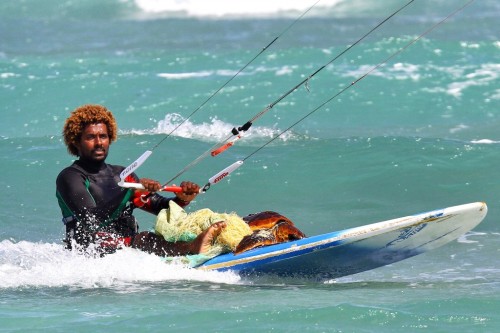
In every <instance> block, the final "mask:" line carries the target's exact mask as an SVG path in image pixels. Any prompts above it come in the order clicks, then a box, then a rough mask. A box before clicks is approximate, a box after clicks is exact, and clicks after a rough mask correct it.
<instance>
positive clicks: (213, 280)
mask: <svg viewBox="0 0 500 333" xmlns="http://www.w3.org/2000/svg"><path fill="white" fill-rule="evenodd" d="M404 3H405V2H404V1H394V0H383V1H361V0H356V1H342V0H330V1H326V0H325V1H320V2H319V3H317V4H316V5H315V7H314V8H312V9H311V10H310V11H309V12H308V13H307V14H306V15H305V16H304V17H303V18H301V19H300V20H298V21H297V22H296V23H295V24H294V25H293V26H292V27H290V28H289V29H288V30H287V27H289V26H290V24H292V22H293V21H294V20H295V19H296V18H297V17H299V15H300V14H302V13H304V12H305V11H306V10H307V8H309V7H310V6H312V5H313V4H314V2H313V1H304V0H302V1H290V0H288V1H246V0H245V1H216V0H212V1H201V0H199V1H154V0H135V1H134V0H106V1H101V0H89V1H77V0H67V1H56V0H46V1H43V4H42V3H41V2H40V1H36V0H23V1H12V0H5V1H2V2H1V3H0V36H1V37H0V97H1V101H2V103H1V105H0V108H1V109H2V110H1V117H2V118H1V119H2V121H1V122H0V159H1V170H2V172H1V177H0V188H1V189H2V191H3V193H4V194H3V200H1V202H0V224H1V228H0V332H48V331H51V332H68V331H74V332H176V331H183V332H199V331H202V330H203V331H208V332H305V331H308V332H402V331H406V332H498V331H500V314H499V312H498V308H499V307H500V296H499V295H500V261H499V259H498V258H499V251H500V246H499V240H500V227H499V217H500V199H499V197H500V195H499V194H500V185H499V183H498V165H500V132H499V127H500V78H499V77H500V39H499V37H500V28H499V26H498V18H499V17H500V5H499V3H498V1H494V0H483V1H475V2H472V3H471V4H470V5H469V6H467V7H466V8H464V9H463V10H462V11H460V12H459V13H457V14H456V15H455V16H453V17H452V18H450V19H449V20H447V21H446V22H445V23H443V24H441V25H439V26H437V27H436V28H435V29H434V30H432V31H431V32H429V33H428V34H426V35H425V36H423V37H422V38H420V39H419V40H418V41H416V42H415V43H412V41H413V40H414V39H415V38H416V37H418V36H420V35H421V34H422V33H424V32H425V31H426V30H427V29H429V28H431V27H432V26H433V25H434V24H436V23H437V22H439V20H441V19H443V18H444V17H446V16H447V15H449V14H450V13H452V12H453V11H454V10H456V9H457V8H459V7H460V6H462V5H464V4H465V3H466V1H445V0H438V1H432V2H430V1H414V2H413V3H412V4H411V5H409V6H408V7H407V8H405V9H404V10H403V11H402V12H400V13H399V14H398V15H396V16H395V17H393V18H392V19H391V20H389V21H388V22H386V23H385V24H384V25H382V26H381V27H380V28H378V29H377V30H375V31H374V32H373V33H372V34H370V35H369V36H367V37H366V38H365V39H364V40H363V41H361V42H360V43H358V44H357V45H355V46H354V47H353V48H352V49H350V50H349V51H348V52H346V53H345V54H344V55H342V56H341V57H339V58H338V59H337V60H335V61H333V62H332V63H330V64H329V65H328V66H326V67H325V68H324V69H323V70H321V71H320V72H319V73H318V74H317V75H315V76H314V77H313V78H311V79H310V80H309V82H308V84H307V87H306V85H302V86H300V87H299V88H298V89H297V90H296V91H294V92H292V93H290V94H288V95H287V96H286V97H285V98H284V99H283V100H282V101H281V102H279V103H277V104H276V105H275V106H274V107H273V108H272V109H270V110H269V111H268V112H266V113H265V114H264V115H263V116H262V117H260V118H259V119H258V120H256V121H255V123H254V125H253V126H252V128H251V129H250V130H249V131H248V133H247V134H246V135H245V137H244V138H243V139H241V140H239V141H238V142H237V143H236V144H235V145H234V146H233V147H232V148H231V149H229V150H227V151H226V152H225V153H224V154H221V155H219V156H217V157H214V158H212V157H209V158H206V159H203V160H202V161H200V163H198V164H196V165H194V166H193V167H191V168H189V169H188V170H187V171H186V172H184V173H183V174H182V175H181V176H180V177H179V179H176V181H177V182H179V181H180V180H184V179H189V180H192V181H195V182H198V183H199V184H200V185H203V184H205V183H206V182H207V180H208V178H209V177H211V176H212V175H213V174H215V173H216V172H218V171H219V170H221V169H223V168H224V167H226V166H228V165H229V164H232V163H233V162H235V161H237V160H239V159H245V164H244V165H243V166H242V167H241V168H239V169H238V170H237V171H236V172H234V173H233V174H231V176H230V177H228V178H227V179H226V180H224V181H223V182H220V183H218V184H217V185H214V186H213V187H212V188H211V189H210V190H209V191H208V192H207V193H206V194H203V195H200V196H198V198H197V200H196V201H195V202H194V203H192V204H191V206H190V207H189V210H196V209H201V208H205V207H208V208H211V209H212V210H214V211H220V212H225V211H226V212H231V211H234V212H237V213H238V214H240V215H246V214H249V213H253V212H258V211H263V210H275V211H278V212H281V213H282V214H284V215H286V216H288V217H289V218H290V219H292V220H293V221H295V223H296V224H297V225H298V226H299V228H300V229H302V230H303V231H304V232H305V233H306V234H308V235H315V234H320V233H325V232H329V231H334V230H341V229H345V228H350V227H355V226H360V225H364V224H369V223H374V222H379V221H383V220H388V219H392V218H396V217H400V216H406V215H412V214H416V213H420V212H424V211H429V210H433V209H438V208H443V207H447V206H453V205H458V204H464V203H469V202H475V201H484V202H486V203H487V204H488V207H489V213H488V215H487V217H486V218H485V220H484V221H483V222H482V223H481V224H480V225H479V226H478V227H476V228H475V229H474V230H473V231H471V232H470V233H468V234H466V235H464V236H463V237H461V238H459V239H458V240H457V241H454V242H451V243H450V244H447V245H445V246H443V247H441V248H439V249H437V250H434V251H432V252H429V253H426V254H422V255H420V256H417V257H414V258H412V259H408V260H406V261H402V262H400V263H396V264H393V265H390V266H386V267H383V268H379V269H376V270H372V271H368V272H364V273H360V274H356V275H353V276H348V277H344V278H340V279H336V280H326V281H322V280H320V281H318V280H308V279H300V278H294V279H291V278H290V279H282V278H277V277H259V278H251V277H245V276H239V275H238V274H236V273H234V272H226V273H218V272H201V271H197V270H194V269H189V268H186V267H183V266H179V265H166V264H165V263H164V262H162V261H161V260H160V259H159V258H157V257H154V256H151V255H147V254H144V253H138V252H136V251H133V250H130V249H125V250H123V251H119V252H118V253H116V254H114V255H110V256H107V257H105V258H100V259H92V258H87V257H84V256H81V255H77V254H74V253H71V252H68V251H65V250H63V247H62V243H61V239H62V238H63V225H62V223H61V222H60V212H59V209H58V206H57V201H56V198H55V178H56V176H57V174H58V173H59V171H60V170H61V169H62V168H64V167H65V166H67V165H69V164H70V163H71V162H72V158H71V156H70V155H69V154H67V152H66V149H65V147H64V144H63V142H62V140H61V129H62V126H63V123H64V120H65V119H66V117H67V116H68V114H69V112H70V111H71V110H73V109H74V108H76V107H77V106H79V105H82V104H85V103H100V104H103V105H106V106H107V107H108V108H110V109H111V110H112V111H113V112H114V114H115V116H116V118H117V121H118V125H119V128H120V132H119V139H118V141H117V142H116V143H114V144H113V145H112V148H111V153H110V156H109V159H108V161H109V162H110V163H114V164H122V165H129V164H130V163H132V162H133V161H134V160H135V159H136V158H138V157H139V156H140V155H141V154H142V153H143V152H144V151H146V150H150V149H153V154H152V155H151V157H150V158H149V159H148V160H147V161H146V162H145V163H144V165H142V166H141V167H140V168H139V169H138V170H137V173H138V174H139V175H140V176H143V177H149V178H155V179H158V180H160V181H162V182H165V181H167V180H168V179H171V178H172V177H173V176H175V175H176V174H177V173H178V172H179V171H180V170H182V169H183V168H184V167H185V166H186V165H188V164H189V163H191V162H192V161H194V160H195V159H196V158H197V157H198V156H200V155H201V154H203V153H204V152H205V151H207V149H209V147H211V146H212V145H214V144H215V143H217V142H220V141H221V140H223V139H224V138H226V137H227V135H228V134H229V131H230V130H231V128H233V127H234V126H241V125H243V124H244V123H245V122H246V121H248V120H249V119H252V118H253V117H254V115H256V114H257V113H258V112H260V111H262V110H264V109H265V108H266V106H267V105H269V104H270V103H273V102H274V101H276V100H278V99H279V98H280V97H282V96H283V95H284V94H286V93H287V92H288V91H289V90H290V89H292V88H293V87H294V86H295V85H296V84H298V83H300V82H301V81H302V80H304V79H305V78H307V77H308V76H309V75H311V74H312V73H314V72H315V71H316V70H317V69H319V68H320V67H321V66H323V65H325V64H327V63H329V62H330V61H331V60H332V59H333V58H334V57H335V56H336V55H337V54H339V53H341V52H342V51H343V50H345V49H346V48H347V47H348V46H349V45H352V44H353V43H355V42H356V41H357V40H358V39H359V38H360V37H361V36H363V35H364V34H366V33H367V32H368V31H370V29H372V28H373V27H374V26H376V25H377V24H378V23H379V22H381V21H382V20H383V19H384V18H385V17H387V16H388V15H389V14H390V13H392V12H394V11H395V10H396V9H397V8H399V7H401V6H403V4H404ZM276 37H278V39H277V40H276V41H275V42H274V43H272V45H271V46H270V47H269V48H268V49H266V50H265V51H264V52H262V54H261V55H260V56H258V57H257V58H256V59H255V60H254V61H253V62H251V63H250V64H249V65H248V66H247V67H246V68H245V69H244V70H243V71H242V72H241V73H240V74H239V75H237V76H236V77H235V78H234V79H233V80H232V81H231V82H230V83H228V84H227V85H226V86H224V88H223V89H222V90H221V91H220V92H218V93H216V94H215V95H213V94H214V93H215V92H216V91H217V89H218V88H220V87H221V86H223V85H224V83H225V82H227V81H228V80H229V79H230V78H231V77H232V76H233V75H235V74H236V73H237V72H238V71H239V70H240V69H241V68H243V67H244V66H245V65H246V64H247V63H248V62H249V61H250V60H251V59H252V58H253V57H254V56H255V55H257V54H258V53H259V52H260V51H261V50H262V49H263V48H264V47H266V46H267V45H268V44H269V43H270V42H271V41H272V40H273V39H274V38H276ZM410 43H411V45H410V46H408V44H410ZM401 48H404V51H402V52H401V53H399V54H397V55H395V56H393V57H392V55H393V54H395V52H397V51H398V50H399V49H401ZM388 57H392V58H391V59H390V60H388V61H387V62H385V60H386V59H387V58H388ZM378 64H380V66H378V67H377V68H376V69H375V70H372V69H373V68H374V66H377V65H378ZM366 74H368V75H367V76H366V77H364V75H366ZM360 78H362V79H361V80H360V81H356V80H358V79H360ZM352 82H356V83H355V84H354V85H352V86H350V85H351V83H352ZM346 87H347V89H346ZM343 89H346V90H345V91H344V92H342V93H340V94H339V92H341V91H342V90H343ZM337 94H339V95H338V96H336V95H337ZM334 96H335V98H333V99H332V97H334ZM209 98H210V100H209V102H207V103H206V104H204V105H203V107H201V108H199V109H198V107H199V106H200V105H202V103H204V102H205V101H206V100H207V99H209ZM330 99H332V100H331V101H330V102H328V103H326V104H325V105H324V106H322V105H323V103H325V102H327V101H328V100H330ZM315 110H316V111H315ZM308 114H310V115H309V116H306V115H308ZM303 117H305V118H304V119H303V120H302V121H300V120H301V119H302V118H303ZM280 133H283V134H282V135H281V136H279V137H277V138H276V139H274V138H275V137H276V136H277V135H279V134H280ZM138 217H139V219H140V221H141V229H144V230H147V229H150V228H152V227H153V225H154V216H151V215H147V214H145V213H138Z"/></svg>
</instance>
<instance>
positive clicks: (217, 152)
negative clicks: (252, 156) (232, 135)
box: [210, 142, 233, 156]
mask: <svg viewBox="0 0 500 333" xmlns="http://www.w3.org/2000/svg"><path fill="white" fill-rule="evenodd" d="M232 145H233V143H232V142H228V143H226V144H225V145H222V146H220V147H219V148H217V149H215V150H212V152H211V153H210V154H211V155H212V156H217V155H219V154H220V153H222V152H223V151H224V150H226V149H228V148H229V147H231V146H232Z"/></svg>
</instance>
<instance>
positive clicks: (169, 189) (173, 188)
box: [161, 186, 182, 193]
mask: <svg viewBox="0 0 500 333" xmlns="http://www.w3.org/2000/svg"><path fill="white" fill-rule="evenodd" d="M161 190H162V191H166V192H175V193H180V192H182V187H180V186H165V187H162V189H161Z"/></svg>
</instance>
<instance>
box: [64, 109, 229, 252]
mask: <svg viewBox="0 0 500 333" xmlns="http://www.w3.org/2000/svg"><path fill="white" fill-rule="evenodd" d="M116 136H117V125H116V121H115V119H114V117H113V114H112V113H111V112H110V111H109V110H108V109H107V108H105V107H104V106H101V105H83V106H81V107H79V108H77V109H75V110H74V111H73V112H72V113H71V115H70V117H69V118H68V119H66V122H65V124H64V129H63V137H64V142H65V144H66V146H67V148H68V151H69V153H70V154H72V155H74V156H77V157H78V159H77V160H76V161H75V162H74V163H73V164H72V165H70V166H69V167H67V168H65V169H64V170H62V171H61V172H60V173H59V175H58V177H57V181H56V186H57V190H56V196H57V199H58V202H59V207H60V208H61V212H62V215H63V223H64V224H65V226H66V240H65V241H66V243H67V246H68V248H72V247H73V246H75V245H77V246H80V247H83V248H87V247H88V246H89V245H91V244H95V245H96V248H97V249H98V251H100V252H102V253H106V252H113V251H114V250H116V248H117V247H120V246H123V245H124V246H131V247H134V248H138V249H140V250H143V251H146V252H149V253H154V254H156V255H159V256H166V255H167V256H172V255H173V256H175V255H186V254H197V253H204V252H206V251H208V250H209V248H210V245H211V243H212V241H213V239H214V237H216V236H217V235H218V234H219V233H220V232H221V230H222V229H223V228H225V226H226V224H225V222H218V223H215V224H213V225H212V226H210V227H209V228H208V229H206V230H205V231H204V232H203V233H201V234H200V235H199V236H198V237H197V238H196V239H195V240H194V241H192V242H176V243H171V242H167V241H165V239H163V237H162V236H159V235H156V234H155V233H152V232H147V231H145V232H140V233H139V232H138V225H137V222H136V220H135V217H134V216H133V215H132V212H133V210H134V208H136V207H138V206H139V207H140V208H141V209H144V210H146V211H149V212H151V213H153V214H155V215H156V214H158V213H159V212H160V210H162V209H164V208H168V207H169V202H170V200H173V201H174V202H176V203H177V204H179V205H180V206H182V207H185V206H187V205H188V204H189V203H190V202H191V201H192V200H193V199H194V198H195V197H196V195H197V194H198V193H199V189H200V188H199V186H198V185H197V184H194V183H191V182H182V183H181V185H180V186H181V188H182V192H180V193H176V197H175V198H166V197H163V196H161V195H159V194H157V193H154V192H156V191H158V190H160V188H161V184H160V183H159V182H157V181H155V180H151V179H147V178H142V179H139V178H138V177H137V176H136V175H135V174H132V175H130V176H128V177H127V179H126V181H127V182H130V181H131V182H140V183H141V184H142V185H143V186H144V188H145V189H146V191H149V192H152V193H153V194H152V195H150V196H149V197H148V200H147V202H145V203H144V202H142V201H138V199H140V196H141V195H143V194H144V192H140V191H138V190H134V189H125V188H121V187H120V186H118V182H119V181H120V173H121V172H122V170H123V169H124V167H123V166H117V165H110V164H107V163H106V162H105V160H106V157H107V156H108V152H109V147H110V145H111V143H112V142H113V141H115V140H116ZM134 199H135V200H134ZM134 202H136V203H138V202H139V203H140V204H138V205H134Z"/></svg>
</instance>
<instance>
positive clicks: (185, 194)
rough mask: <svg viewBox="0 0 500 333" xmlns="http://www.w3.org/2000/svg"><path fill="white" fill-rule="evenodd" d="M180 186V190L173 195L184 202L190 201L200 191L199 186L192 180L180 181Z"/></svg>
mask: <svg viewBox="0 0 500 333" xmlns="http://www.w3.org/2000/svg"><path fill="white" fill-rule="evenodd" d="M180 186H181V188H182V192H178V193H175V195H176V196H177V198H179V199H180V200H182V201H184V202H191V201H192V200H194V198H196V196H197V195H198V193H200V186H198V184H195V183H193V182H182V183H181V185H180Z"/></svg>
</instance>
